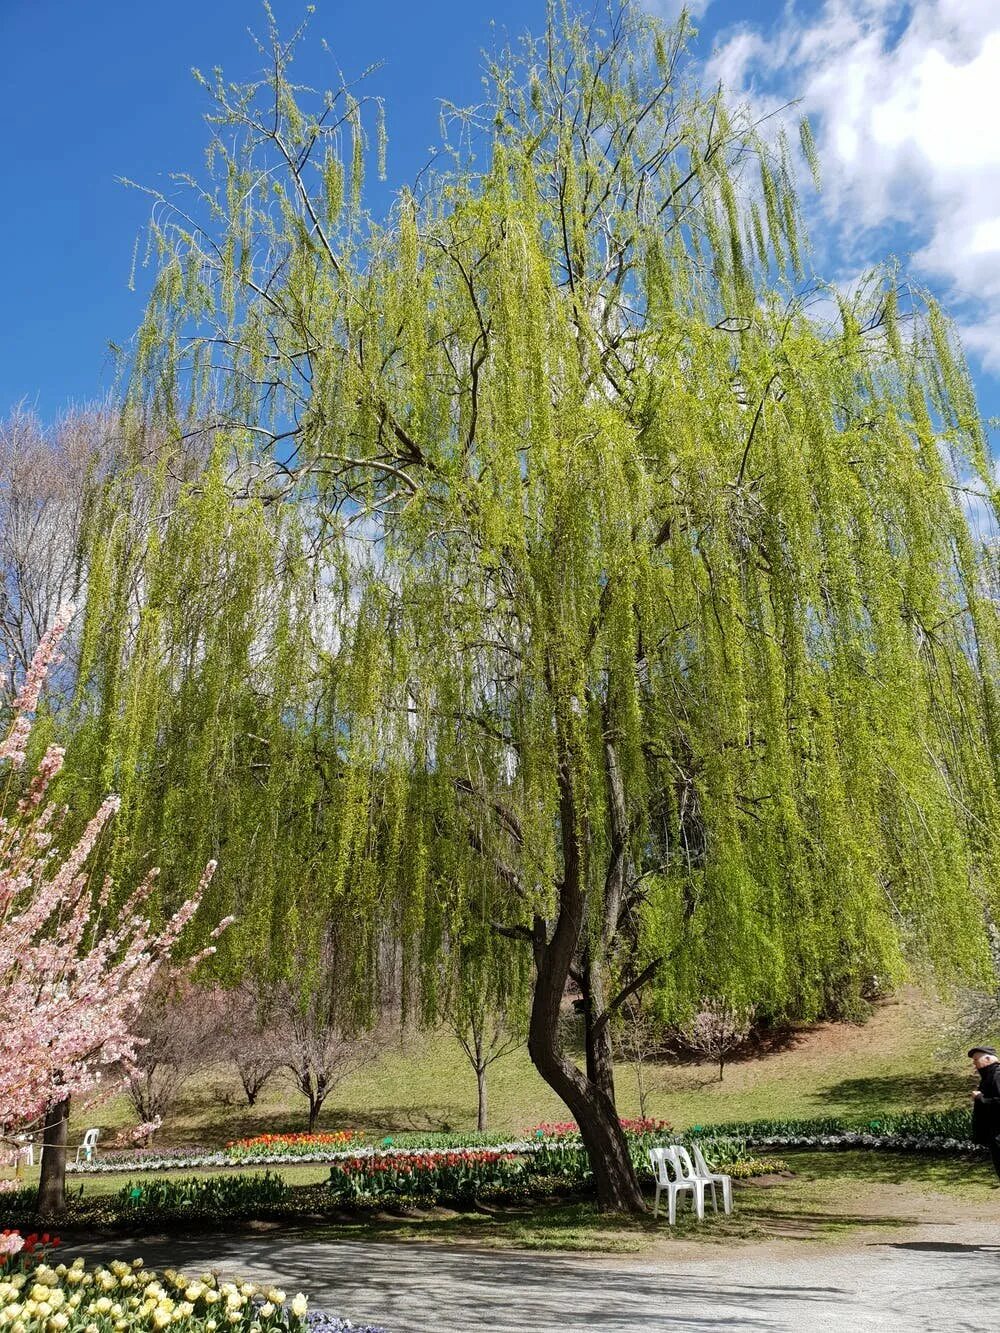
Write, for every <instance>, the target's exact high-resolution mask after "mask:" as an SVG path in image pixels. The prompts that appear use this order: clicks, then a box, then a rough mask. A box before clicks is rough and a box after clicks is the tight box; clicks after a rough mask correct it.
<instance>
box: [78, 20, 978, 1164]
mask: <svg viewBox="0 0 1000 1333" xmlns="http://www.w3.org/2000/svg"><path fill="white" fill-rule="evenodd" d="M686 37H687V33H686V31H685V29H684V26H683V25H682V26H681V27H679V28H677V29H675V30H664V29H663V28H662V27H661V26H660V25H659V24H658V23H657V22H656V21H655V20H653V19H651V18H649V17H648V16H646V15H644V14H643V13H642V12H641V11H639V10H638V9H637V7H635V6H634V5H632V4H625V5H623V6H621V7H616V8H615V9H614V10H613V11H612V12H610V13H608V14H607V15H605V16H604V20H603V23H602V24H598V23H590V24H588V23H586V22H584V21H582V20H579V19H577V18H574V17H573V16H572V15H568V16H567V15H563V16H562V17H560V16H559V15H558V14H557V13H556V12H554V11H553V12H552V13H550V19H549V25H548V28H547V31H546V34H545V36H544V37H543V38H542V39H540V40H538V41H527V42H526V43H525V44H524V45H523V47H522V48H520V49H519V51H518V52H516V53H508V54H506V55H504V56H503V57H502V58H500V59H498V60H497V61H496V62H495V63H494V64H492V65H491V68H490V75H491V81H492V82H491V91H490V98H489V101H488V103H487V104H486V105H485V106H484V107H482V108H480V109H479V110H478V111H476V112H473V113H468V115H467V116H466V117H465V118H464V119H463V120H462V121H461V125H460V128H461V131H462V133H461V135H460V146H459V148H458V149H456V151H455V153H454V158H453V160H454V167H453V169H451V170H450V171H448V172H446V173H441V174H438V175H435V176H432V177H430V178H428V180H425V182H424V183H423V186H422V189H421V191H420V193H419V194H414V193H410V192H405V191H404V192H403V193H401V194H400V195H399V196H398V197H397V200H396V203H395V205H394V207H393V210H392V213H391V216H390V217H388V218H387V219H386V221H385V222H384V223H383V224H381V225H379V224H376V223H375V222H373V221H372V220H371V219H369V218H368V217H367V216H366V214H365V213H364V212H363V211H362V207H361V199H362V183H361V173H362V168H363V165H364V161H365V158H366V154H367V153H368V151H369V150H368V146H367V140H366V138H365V128H364V122H365V117H366V115H367V113H368V110H369V107H368V106H367V105H366V104H365V103H363V102H362V101H360V100H359V99H358V98H357V97H356V96H355V95H354V94H353V93H352V92H351V91H350V90H349V89H342V90H341V91H340V92H339V93H337V94H336V95H332V94H328V95H327V98H326V99H321V102H320V105H319V106H318V108H305V107H302V108H300V106H299V105H298V103H297V102H296V93H295V90H294V88H293V87H292V85H291V83H290V76H289V65H290V62H291V59H292V55H293V50H294V47H293V45H291V44H290V45H283V44H282V43H281V41H280V39H279V38H278V36H277V34H275V33H272V40H273V50H274V55H273V63H272V66H271V68H270V71H269V72H268V73H267V74H266V75H265V77H264V79H263V82H261V83H260V84H257V85H254V86H253V87H250V88H248V89H246V90H240V91H233V90H232V88H231V87H230V86H229V85H227V84H226V83H225V82H224V81H223V80H222V79H221V76H220V79H219V81H218V83H217V84H216V85H214V86H213V88H212V89H211V91H212V93H213V96H214V99H215V111H214V113H213V117H211V118H210V123H211V125H212V133H213V138H212V147H211V151H210V154H209V173H210V176H211V180H210V181H209V183H208V184H206V186H205V187H204V189H201V187H199V189H197V190H195V192H194V201H193V203H192V208H191V212H190V213H185V214H180V213H179V212H178V211H177V210H176V207H170V208H168V207H166V206H164V207H163V208H162V209H161V210H160V211H158V213H157V214H156V215H155V217H154V224H153V228H152V233H151V235H152V251H151V252H152V255H153V258H154V263H155V266H156V274H157V276H156V282H155V287H154V292H153V296H152V300H151V302H150V306H149V312H148V315H147V318H146V322H145V323H144V326H143V328H142V330H141V332H140V334H139V337H138V341H137V352H136V360H135V370H134V380H133V396H132V404H131V410H132V411H133V412H134V413H135V414H136V416H137V417H141V416H142V415H143V414H145V415H146V416H147V418H148V417H150V416H152V417H153V418H155V419H156V420H157V421H158V422H159V423H163V422H164V421H167V422H168V423H170V424H171V425H172V428H173V431H174V436H175V439H176V444H175V445H174V446H172V447H169V448H164V449H162V450H161V451H160V452H159V455H158V458H157V460H155V464H151V463H150V461H149V460H148V459H146V460H144V461H143V462H142V464H141V466H137V467H136V468H134V469H132V470H128V469H122V470H120V471H119V474H118V476H117V478H116V480H115V481H114V482H113V483H109V484H108V485H107V486H106V487H105V490H104V492H103V494H102V495H101V496H100V497H99V500H98V501H95V507H94V521H93V523H92V529H91V530H92V539H91V547H90V553H89V561H90V585H89V586H90V599H89V604H88V628H87V640H86V641H87V645H88V647H87V653H86V655H85V663H84V667H85V669H84V671H83V672H82V675H81V689H80V712H81V718H82V719H83V721H82V730H81V732H80V737H79V739H78V742H77V746H78V756H79V763H78V771H81V772H82V771H88V772H90V771H92V772H94V773H99V775H100V780H101V782H102V783H103V784H105V785H107V784H108V783H110V782H114V783H116V784H117V785H118V786H120V788H121V790H122V792H123V798H124V805H123V811H122V815H121V817H120V819H119V823H118V827H119V830H120V832H121V855H122V856H127V855H134V854H135V849H137V848H140V849H143V851H145V849H147V848H148V849H149V850H150V854H151V855H155V856H156V857H157V858H158V859H160V860H162V861H163V862H164V864H165V865H167V866H168V867H169V872H170V873H169V874H168V875H167V877H166V879H165V890H164V891H165V892H169V890H170V885H171V884H173V883H184V882H187V880H188V879H189V878H190V873H191V871H190V867H191V866H192V865H195V864H200V863H201V862H202V861H203V860H204V858H205V855H206V853H207V852H210V853H211V854H213V855H218V857H219V859H220V862H221V866H222V869H221V870H220V873H219V876H218V886H219V887H218V892H219V893H220V894H221V895H223V897H224V901H220V902H219V903H218V907H219V908H220V909H225V910H230V909H233V910H236V911H237V912H238V913H239V915H240V919H241V924H240V927H239V929H238V931H234V932H231V943H230V947H229V954H228V959H227V965H228V966H230V967H233V968H236V967H238V966H239V965H240V959H241V958H251V959H254V960H255V962H256V963H257V964H259V965H261V966H265V965H266V966H268V967H273V968H274V969H276V970H286V971H287V970H292V971H295V972H296V974H297V975H302V976H306V977H308V974H309V968H310V962H309V960H310V959H315V958H317V957H318V951H319V949H320V948H321V947H322V941H323V938H324V934H325V932H327V931H328V930H333V931H334V932H335V933H336V934H337V937H338V939H339V941H340V944H341V954H342V956H343V957H344V959H345V960H347V959H349V962H347V961H345V963H344V967H345V969H346V974H347V976H348V978H349V982H350V985H349V987H348V992H349V994H350V995H351V997H352V1000H351V1003H352V1005H353V1006H354V1009H355V1011H356V1014H357V1016H358V1017H363V1016H364V1014H365V1013H370V1012H372V1011H373V1010H374V1008H375V1006H376V1005H377V1003H378V997H379V995H380V994H382V993H384V991H385V990H386V988H387V987H398V988H400V990H401V992H402V994H403V996H404V997H405V999H406V1002H407V1003H408V1004H410V1005H411V1006H416V1007H418V1008H420V1009H421V1010H422V1012H423V1013H424V1014H425V1016H426V1017H428V1018H431V1017H433V1015H434V1014H435V1012H436V1010H437V1007H438V1003H439V999H440V996H439V990H440V987H441V986H442V976H447V972H448V960H460V959H461V958H463V957H467V958H475V959H476V960H477V963H476V966H482V960H483V959H487V960H493V961H491V963H490V966H491V967H494V968H495V969H496V970H497V973H498V975H500V974H502V977H503V980H504V984H508V983H510V984H514V985H515V986H520V987H529V986H531V985H532V981H531V978H532V976H533V977H534V983H533V984H534V997H535V998H534V1010H533V1019H532V1022H533V1033H534V1036H533V1039H532V1041H533V1044H532V1054H533V1056H535V1058H536V1063H539V1067H540V1068H542V1072H543V1073H544V1074H545V1075H546V1077H549V1079H550V1081H551V1082H552V1083H553V1086H555V1087H557V1090H559V1091H560V1092H561V1094H562V1095H564V1096H565V1097H566V1098H567V1100H568V1101H569V1102H570V1105H571V1106H572V1107H573V1108H574V1110H576V1111H577V1112H578V1114H580V1115H583V1114H584V1112H585V1111H586V1100H587V1096H588V1095H589V1094H588V1092H587V1087H591V1086H593V1085H595V1084H602V1085H604V1084H606V1080H605V1079H604V1076H603V1075H602V1074H601V1068H600V1066H601V1059H600V1051H599V1049H598V1048H599V1047H600V1042H601V1040H602V1036H601V1034H602V1033H603V1032H605V1031H606V1027H607V1022H608V1019H609V1017H610V1015H611V1013H613V1012H614V1010H615V1008H616V1006H617V1005H618V1004H619V1003H621V1002H622V1000H623V998H624V997H625V995H626V994H627V993H628V992H629V991H630V990H631V988H632V987H633V986H637V985H638V984H640V982H645V984H647V985H648V986H650V987H651V988H652V990H653V992H654V994H655V996H656V1000H657V1003H658V1004H659V1006H660V1008H661V1010H662V1012H663V1013H664V1014H672V1015H679V1014H683V1013H684V1012H685V1011H690V1009H691V1007H692V1006H693V1005H694V1004H695V1003H696V1002H697V1000H698V999H699V997H701V996H703V995H705V994H718V995H723V996H725V997H726V998H727V999H728V1000H730V1001H731V1002H732V1003H734V1004H736V1005H740V1006H742V1005H748V1004H750V1003H753V1004H756V1005H758V1006H760V1007H762V1008H764V1009H766V1010H769V1011H771V1012H773V1013H782V1012H793V1013H796V1014H800V1015H804V1014H812V1013H817V1012H819V1011H821V1010H823V1009H824V1008H828V1007H829V1006H830V1005H831V1003H838V1002H841V1001H842V1000H843V999H844V997H845V996H846V997H849V996H850V995H852V994H854V993H856V992H857V991H858V990H859V988H861V987H862V986H865V985H867V984H870V983H871V982H872V981H873V980H875V981H878V982H879V983H881V984H885V983H886V982H888V981H891V980H894V979H897V978H898V977H899V976H900V975H901V974H902V971H903V968H904V962H905V960H906V958H907V957H912V958H917V959H920V960H921V961H922V962H928V963H930V964H932V965H933V966H935V967H936V968H938V969H939V970H940V972H941V974H942V975H945V976H954V975H956V974H967V973H970V972H975V971H976V970H977V969H978V968H980V967H981V966H983V965H984V963H985V960H986V948H985V940H986V931H985V927H986V924H987V922H988V921H989V919H990V918H991V916H992V914H993V912H994V910H995V903H994V897H995V889H994V886H995V885H996V884H997V882H998V875H997V871H998V864H997V862H998V857H997V833H996V831H997V828H998V819H997V815H998V809H997V804H998V787H997V763H998V758H1000V733H998V722H997V701H996V697H995V689H996V682H997V652H998V638H997V624H996V614H995V606H994V603H993V600H992V599H991V597H990V596H989V595H988V590H987V586H986V582H985V579H984V576H983V572H982V553H981V551H980V550H979V549H978V548H977V546H976V543H975V542H974V541H973V538H972V536H971V534H970V529H969V525H968V522H967V518H966V512H965V508H964V503H965V501H966V493H967V492H968V491H970V490H971V491H975V492H976V493H977V494H978V495H979V497H980V498H979V501H978V502H979V503H981V504H983V505H985V506H986V507H987V509H989V510H990V512H992V510H993V506H994V499H995V497H994V491H993V482H992V471H991V464H990V459H989V457H988V452H987V447H986V444H985V441H984V438H983V434H982V430H981V426H980V423H979V418H978V416H977V411H976V405H975V402H974V397H973V393H972V390H971V387H970V382H969V377H968V374H967V371H966V370H965V368H964V365H963V362H962V359H961V355H960V353H959V351H958V349H957V347H956V345H955V341H954V338H953V336H952V333H951V330H950V327H949V325H948V323H947V321H946V319H945V318H944V316H943V315H942V314H941V313H940V312H939V311H938V309H937V308H936V307H935V306H934V304H933V303H932V302H930V301H928V300H925V299H924V298H923V297H922V296H920V295H919V294H917V293H914V292H913V291H912V289H910V288H909V287H908V286H907V285H906V284H905V282H904V281H903V280H902V279H901V277H900V275H899V274H898V273H897V271H896V270H895V269H894V268H892V267H886V268H885V269H883V270H879V271H876V272H873V273H872V274H870V275H869V276H868V277H867V278H866V279H865V280H864V281H862V282H860V283H859V284H857V285H856V286H855V287H854V288H853V289H852V290H851V291H850V292H848V293H844V292H841V291H838V290H837V289H835V288H832V287H827V286H824V285H823V284H821V283H820V282H818V281H817V280H816V278H815V277H814V276H813V275H811V274H810V272H809V268H808V249H807V245H806V242H805V240H804V238H803V236H802V232H801V226H800V217H799V206H798V202H797V195H796V186H795V179H794V177H795V171H794V162H795V160H796V156H797V151H798V150H796V151H795V152H793V149H792V146H791V145H790V143H789V142H788V140H787V139H786V138H785V137H783V136H780V135H779V136H778V137H777V139H776V140H769V139H767V138H766V137H765V135H764V132H763V129H761V128H758V127H757V126H755V125H754V124H753V122H752V120H751V118H750V116H749V113H748V112H746V111H745V110H743V109H740V108H737V107H733V106H731V105H729V104H728V103H727V102H726V100H725V98H724V97H723V96H722V95H714V96H706V95H705V94H703V93H702V92H700V91H699V90H698V87H697V85H696V84H695V83H693V82H691V83H689V82H688V80H687V76H686V72H685V71H686V64H685V61H686V56H685V41H686ZM468 144H471V145H472V146H473V147H474V148H475V151H476V154H477V155H478V156H476V157H473V156H472V152H471V150H470V149H468V148H467V145H468ZM802 147H803V148H804V150H805V154H806V156H807V157H808V158H810V159H811V158H812V145H811V139H810V137H809V133H808V129H807V128H804V129H803V133H802ZM192 423H194V425H193V426H192ZM192 435H194V436H196V437H197V438H198V440H199V445H198V448H199V450H200V453H198V455H197V459H196V462H195V463H192V461H191V460H192V457H193V455H192V452H191V449H192V445H191V437H192ZM206 442H207V443H206ZM185 469H187V471H186V472H185ZM178 471H180V472H181V473H182V474H183V479H182V480H180V481H178V480H177V477H178ZM140 477H141V483H140ZM137 488H138V489H140V490H142V492H143V494H144V495H151V496H152V499H150V500H148V502H147V501H146V500H144V501H143V502H142V504H139V505H137V502H136V499H135V496H136V494H137ZM88 766H89V767H88ZM567 974H568V975H571V976H573V977H575V978H576V980H577V982H578V984H579V985H580V987H581V990H582V991H583V993H584V998H585V1001H586V1004H587V1006H588V1015H589V1017H588V1022H589V1029H588V1031H589V1032H590V1034H591V1036H592V1037H593V1042H594V1045H593V1049H591V1048H590V1047H589V1046H588V1078H587V1079H586V1080H584V1081H583V1082H577V1081H575V1080H576V1079H577V1076H578V1074H579V1071H576V1073H575V1074H574V1073H573V1072H572V1069H571V1062H569V1061H568V1060H567V1057H565V1055H564V1053H563V1052H562V1051H561V1048H560V1047H559V1044H558V1036H557V1034H556V1031H555V1027H554V1023H555V1018H554V1017H553V1010H554V1008H557V1007H558V1006H557V1003H556V999H557V997H558V996H561V994H562V991H563V987H564V985H565V982H566V978H567ZM445 984H447V983H445ZM546 997H547V998H546ZM554 997H556V998H554ZM550 1029H551V1031H550ZM544 1033H548V1036H544ZM584 1084H586V1085H587V1086H584ZM574 1098H575V1099H576V1100H574ZM581 1099H582V1100H581ZM578 1103H579V1106H578ZM586 1133H587V1130H586V1127H585V1136H586ZM588 1142H589V1140H588ZM600 1184H601V1182H600V1181H599V1186H600Z"/></svg>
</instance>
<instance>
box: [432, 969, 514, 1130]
mask: <svg viewBox="0 0 1000 1333" xmlns="http://www.w3.org/2000/svg"><path fill="white" fill-rule="evenodd" d="M448 1025H449V1027H450V1028H451V1030H452V1032H453V1033H454V1035H455V1037H456V1039H457V1041H458V1043H459V1045H460V1046H461V1048H462V1050H463V1051H464V1052H465V1056H466V1059H467V1060H468V1061H469V1064H471V1065H472V1068H473V1070H474V1071H475V1075H476V1128H477V1129H479V1130H483V1129H486V1127H487V1121H488V1119H489V1102H488V1095H487V1086H486V1071H487V1070H488V1069H489V1067H490V1065H492V1064H495V1063H496V1061H497V1060H502V1059H503V1057H504V1056H505V1055H510V1054H511V1053H512V1052H514V1051H516V1050H517V1049H518V1047H520V1046H523V1045H524V1043H525V1040H526V1034H525V1032H524V1028H523V1024H522V1023H520V1022H518V1020H517V1018H516V1017H515V1015H514V1013H513V1011H512V1009H511V1007H510V1005H509V1004H508V1003H507V1002H505V1001H504V1000H503V999H497V998H496V997H494V996H491V995H490V994H489V992H488V991H487V990H486V989H485V988H482V987H466V988H463V989H462V990H461V991H460V992H459V993H458V994H457V995H456V996H455V997H454V999H453V1000H452V1003H451V1004H450V1005H449V1009H448Z"/></svg>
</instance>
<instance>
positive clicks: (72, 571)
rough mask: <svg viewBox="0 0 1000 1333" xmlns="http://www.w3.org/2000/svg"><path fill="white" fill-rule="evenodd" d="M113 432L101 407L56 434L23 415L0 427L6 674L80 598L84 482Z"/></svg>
mask: <svg viewBox="0 0 1000 1333" xmlns="http://www.w3.org/2000/svg"><path fill="white" fill-rule="evenodd" d="M112 430H113V418H112V415H111V413H110V412H108V411H107V410H105V409H102V408H92V409H85V410H81V411H75V412H71V413H69V414H68V415H66V416H65V417H63V418H62V420H60V421H59V422H58V423H57V424H56V425H55V426H53V427H52V428H51V429H45V428H44V427H43V426H42V425H41V423H40V422H39V421H38V419H37V417H35V416H34V415H33V414H32V413H30V412H26V411H24V410H20V409H19V410H15V411H14V412H13V413H12V414H11V415H10V416H9V417H8V418H7V420H6V421H4V422H0V654H2V656H3V659H4V662H5V664H6V666H7V668H8V670H9V669H10V668H11V667H15V668H18V669H20V670H24V669H25V668H26V667H27V664H28V663H29V662H30V660H31V657H32V654H33V653H34V651H35V648H36V647H37V645H38V641H39V639H40V637H41V635H42V634H43V633H44V632H45V630H46V628H47V627H48V626H49V625H51V624H52V623H53V622H54V620H55V618H56V612H57V610H58V608H59V606H60V604H61V603H64V602H67V601H70V600H72V599H73V598H74V597H76V596H77V595H78V593H79V592H80V584H81V581H82V578H83V575H82V573H81V571H80V569H79V565H78V558H79V539H80V533H81V527H82V523H83V517H84V506H85V496H86V490H87V481H88V478H89V477H91V476H92V475H94V474H96V472H97V471H98V469H99V468H100V466H101V460H102V459H103V457H104V456H105V454H106V451H107V446H108V441H109V439H110V436H111V434H112ZM67 650H68V651H70V653H71V650H72V645H71V644H68V645H67Z"/></svg>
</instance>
